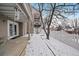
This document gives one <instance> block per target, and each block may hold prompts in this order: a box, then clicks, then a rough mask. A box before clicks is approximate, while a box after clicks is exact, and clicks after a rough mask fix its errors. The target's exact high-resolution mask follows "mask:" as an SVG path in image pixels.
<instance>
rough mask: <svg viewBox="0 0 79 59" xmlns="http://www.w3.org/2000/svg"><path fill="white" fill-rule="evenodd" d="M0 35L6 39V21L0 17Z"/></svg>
mask: <svg viewBox="0 0 79 59" xmlns="http://www.w3.org/2000/svg"><path fill="white" fill-rule="evenodd" d="M0 37H2V38H5V39H7V21H6V20H2V19H0Z"/></svg>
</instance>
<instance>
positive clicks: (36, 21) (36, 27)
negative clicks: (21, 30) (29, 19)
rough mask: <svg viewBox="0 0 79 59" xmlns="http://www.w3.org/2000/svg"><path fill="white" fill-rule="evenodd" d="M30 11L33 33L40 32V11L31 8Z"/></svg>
mask: <svg viewBox="0 0 79 59" xmlns="http://www.w3.org/2000/svg"><path fill="white" fill-rule="evenodd" d="M32 13H33V17H34V20H33V23H34V33H39V32H40V29H41V28H40V26H41V19H40V13H39V11H38V10H36V9H34V8H33V9H32Z"/></svg>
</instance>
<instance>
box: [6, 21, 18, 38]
mask: <svg viewBox="0 0 79 59" xmlns="http://www.w3.org/2000/svg"><path fill="white" fill-rule="evenodd" d="M18 35H19V30H18V23H16V22H12V21H8V38H9V39H10V38H13V37H16V36H18Z"/></svg>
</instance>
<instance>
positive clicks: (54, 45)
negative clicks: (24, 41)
mask: <svg viewBox="0 0 79 59" xmlns="http://www.w3.org/2000/svg"><path fill="white" fill-rule="evenodd" d="M26 55H29V56H54V55H56V56H77V55H78V56H79V51H78V50H76V49H75V48H72V47H71V46H68V45H66V44H64V43H62V42H61V41H59V40H56V39H54V38H53V37H50V40H47V39H45V34H33V36H32V37H31V40H29V42H28V45H27V48H26Z"/></svg>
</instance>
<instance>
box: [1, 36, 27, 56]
mask: <svg viewBox="0 0 79 59" xmlns="http://www.w3.org/2000/svg"><path fill="white" fill-rule="evenodd" d="M27 41H28V38H27V37H18V38H16V39H11V40H9V41H8V42H7V43H6V44H5V45H4V46H2V47H1V48H0V56H24V55H25V48H26V45H27Z"/></svg>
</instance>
